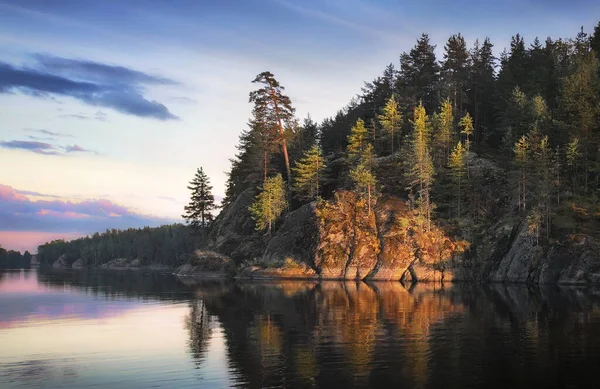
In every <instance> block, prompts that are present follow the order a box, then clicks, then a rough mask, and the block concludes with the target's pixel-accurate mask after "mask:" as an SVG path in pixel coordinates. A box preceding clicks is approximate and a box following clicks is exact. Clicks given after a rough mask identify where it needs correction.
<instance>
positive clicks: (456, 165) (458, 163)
mask: <svg viewBox="0 0 600 389" xmlns="http://www.w3.org/2000/svg"><path fill="white" fill-rule="evenodd" d="M465 155H466V150H465V148H463V145H462V143H461V142H458V143H457V144H456V146H454V149H452V153H451V154H450V162H449V164H448V165H449V167H450V169H451V171H452V178H453V179H454V182H455V183H456V193H457V196H456V204H457V205H456V213H457V216H458V217H459V218H460V205H461V189H462V188H461V184H462V180H463V178H464V176H465V165H466V161H465Z"/></svg>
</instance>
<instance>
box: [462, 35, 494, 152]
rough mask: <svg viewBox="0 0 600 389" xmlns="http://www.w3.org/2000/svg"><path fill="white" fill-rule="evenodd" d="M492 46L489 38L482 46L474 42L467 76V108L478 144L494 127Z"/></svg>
mask: <svg viewBox="0 0 600 389" xmlns="http://www.w3.org/2000/svg"><path fill="white" fill-rule="evenodd" d="M493 47H494V45H493V44H492V43H491V42H490V39H489V38H485V40H484V41H483V44H481V45H480V44H479V41H475V45H474V47H473V49H472V50H471V53H470V54H471V72H470V76H469V88H468V96H469V99H468V100H469V107H470V108H471V110H472V112H473V121H474V126H475V141H476V142H480V141H481V140H482V139H483V137H484V136H485V135H487V132H488V131H490V130H491V129H492V126H493V125H494V122H495V120H494V112H495V111H494V96H495V88H496V86H495V81H496V80H495V71H494V69H495V66H496V63H495V62H496V58H495V57H494V54H493V51H492V49H493Z"/></svg>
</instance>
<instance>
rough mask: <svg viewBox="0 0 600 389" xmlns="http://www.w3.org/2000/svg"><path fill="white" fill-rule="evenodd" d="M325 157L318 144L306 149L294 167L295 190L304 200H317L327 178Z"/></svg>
mask: <svg viewBox="0 0 600 389" xmlns="http://www.w3.org/2000/svg"><path fill="white" fill-rule="evenodd" d="M325 168H326V166H325V158H323V155H322V154H321V150H320V149H319V147H318V146H317V145H313V146H312V147H311V148H310V149H309V150H307V151H306V153H305V154H304V157H303V158H302V159H301V160H299V161H298V162H297V163H296V166H295V167H294V191H295V192H296V193H297V195H298V197H299V198H300V199H302V200H309V201H310V200H315V199H317V198H318V197H319V194H320V184H321V182H323V180H324V179H325Z"/></svg>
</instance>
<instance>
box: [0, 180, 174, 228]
mask: <svg viewBox="0 0 600 389" xmlns="http://www.w3.org/2000/svg"><path fill="white" fill-rule="evenodd" d="M25 194H28V195H32V196H36V197H49V196H47V195H43V194H41V193H36V192H27V191H18V190H15V189H13V188H12V187H10V186H7V185H2V184H0V231H46V232H62V231H68V232H74V231H80V232H84V233H89V232H95V231H102V230H104V229H106V228H129V227H143V226H157V225H160V224H165V223H170V222H172V220H167V219H162V218H155V217H152V216H147V215H141V214H138V213H136V212H134V211H132V210H130V209H128V208H126V207H124V206H122V205H119V204H116V203H113V202H111V201H109V200H103V199H89V200H84V201H81V202H73V201H63V200H60V199H52V200H40V201H32V200H30V199H29V198H28V197H27V196H26V195H25Z"/></svg>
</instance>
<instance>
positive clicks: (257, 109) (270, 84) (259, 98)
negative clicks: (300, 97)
mask: <svg viewBox="0 0 600 389" xmlns="http://www.w3.org/2000/svg"><path fill="white" fill-rule="evenodd" d="M252 82H253V83H257V84H261V85H262V87H261V88H259V89H257V90H255V91H253V92H250V102H251V103H254V110H253V112H254V115H255V116H256V117H259V118H261V121H262V122H264V123H265V125H273V126H275V127H276V128H277V129H278V131H279V142H280V143H281V149H282V152H283V157H284V160H285V169H286V172H287V179H288V185H291V183H292V171H291V168H290V158H289V155H288V147H287V139H286V134H285V130H284V125H285V124H286V123H290V122H291V121H292V120H293V119H294V112H295V110H294V108H293V107H292V101H291V100H290V98H289V97H288V96H286V95H284V94H283V91H284V89H285V88H284V87H283V86H282V85H281V84H279V81H277V80H276V79H275V76H274V75H273V73H271V72H262V73H260V74H259V75H258V76H256V78H255V79H254V81H252Z"/></svg>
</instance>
